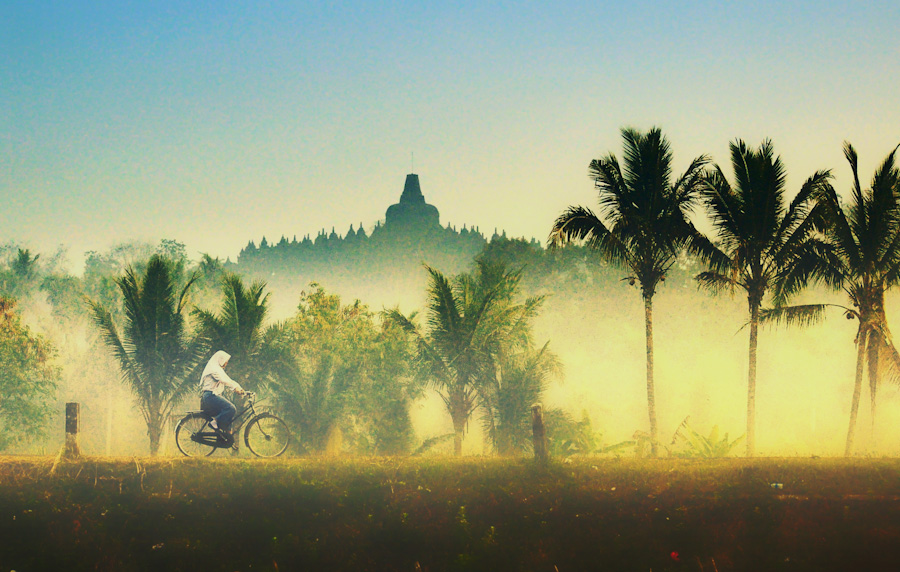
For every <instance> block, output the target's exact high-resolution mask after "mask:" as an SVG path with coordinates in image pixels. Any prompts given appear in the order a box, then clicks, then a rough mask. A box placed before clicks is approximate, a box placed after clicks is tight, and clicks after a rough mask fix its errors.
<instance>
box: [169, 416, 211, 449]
mask: <svg viewBox="0 0 900 572" xmlns="http://www.w3.org/2000/svg"><path fill="white" fill-rule="evenodd" d="M210 437H212V438H215V432H214V431H213V429H212V427H210V426H209V418H208V417H207V416H206V415H204V414H203V413H188V414H187V415H185V417H184V419H182V420H181V421H179V422H178V426H176V427H175V444H176V445H178V450H179V451H181V452H182V454H184V455H186V456H188V457H209V456H210V455H212V454H213V452H214V451H215V450H216V447H214V446H212V445H209V444H207V443H204V442H202V441H204V440H205V441H208V440H209V439H210Z"/></svg>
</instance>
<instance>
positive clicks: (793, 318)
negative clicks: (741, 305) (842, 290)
mask: <svg viewBox="0 0 900 572" xmlns="http://www.w3.org/2000/svg"><path fill="white" fill-rule="evenodd" d="M831 305H832V304H804V305H799V306H784V307H780V308H763V309H761V310H760V312H759V322H760V323H761V324H774V325H784V326H799V327H801V328H805V327H807V326H810V325H813V324H818V323H820V322H821V321H822V320H824V319H825V310H826V308H827V307H828V306H831Z"/></svg>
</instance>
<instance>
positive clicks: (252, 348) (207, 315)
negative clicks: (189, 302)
mask: <svg viewBox="0 0 900 572" xmlns="http://www.w3.org/2000/svg"><path fill="white" fill-rule="evenodd" d="M221 284H222V306H221V308H220V310H219V313H218V314H213V313H212V312H208V311H206V310H202V309H200V308H195V309H194V311H193V315H194V317H195V318H196V319H197V320H198V322H199V325H200V329H201V331H202V332H203V334H204V336H205V337H206V338H207V339H208V340H209V343H210V350H209V351H210V355H211V353H212V352H214V351H217V350H225V351H226V352H228V353H229V354H230V355H231V360H230V362H229V375H231V377H233V378H234V379H235V380H236V381H237V382H238V383H240V384H241V385H242V386H243V387H244V388H245V389H247V390H250V391H255V390H257V389H259V388H260V386H261V385H262V384H263V383H264V382H265V380H266V379H267V378H268V376H269V375H270V373H271V371H272V367H271V366H273V365H274V363H273V356H272V355H271V353H272V352H271V351H270V350H271V348H270V347H269V344H267V343H266V340H267V337H266V330H265V327H264V325H265V320H266V315H267V314H268V311H269V306H268V298H269V295H268V294H266V293H265V288H266V283H265V282H263V281H260V280H256V281H254V282H253V283H252V284H250V286H249V287H247V286H245V285H244V281H243V279H242V278H241V277H240V276H238V275H236V274H231V273H226V274H225V275H224V276H223V277H222V279H221ZM198 380H199V377H198Z"/></svg>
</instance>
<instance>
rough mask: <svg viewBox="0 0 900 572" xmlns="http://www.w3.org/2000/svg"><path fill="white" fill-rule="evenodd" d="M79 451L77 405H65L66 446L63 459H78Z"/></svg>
mask: <svg viewBox="0 0 900 572" xmlns="http://www.w3.org/2000/svg"><path fill="white" fill-rule="evenodd" d="M80 455H81V450H80V449H79V448H78V404H77V403H66V445H65V449H64V452H63V456H65V457H78V456H80Z"/></svg>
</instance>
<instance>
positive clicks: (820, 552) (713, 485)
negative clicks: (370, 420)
mask: <svg viewBox="0 0 900 572" xmlns="http://www.w3.org/2000/svg"><path fill="white" fill-rule="evenodd" d="M0 538H3V539H4V542H3V543H0V570H9V569H15V570H37V569H47V570H49V569H57V568H60V567H61V566H62V565H63V564H64V563H66V562H75V563H77V564H76V566H75V567H74V568H72V567H71V566H69V567H68V569H85V570H305V569H309V570H312V569H315V570H405V571H412V570H415V569H417V568H416V566H418V567H419V568H418V569H421V570H426V571H427V570H554V567H556V569H557V570H559V571H560V572H563V571H566V570H588V569H609V570H648V569H652V570H655V571H659V570H704V571H711V570H718V571H724V570H823V569H834V570H840V569H862V568H861V567H870V568H871V569H878V568H879V567H880V566H882V565H885V564H888V565H889V566H888V568H893V565H892V564H893V563H894V562H896V561H898V558H900V460H896V459H849V460H848V459H799V458H773V459H721V460H668V459H667V460H657V461H649V460H624V459H622V460H619V459H605V458H586V459H577V460H573V461H571V462H560V463H552V464H551V465H550V466H549V467H545V468H540V467H537V466H535V465H534V464H533V463H532V462H530V461H528V460H521V459H520V460H506V459H494V458H465V459H452V458H424V459H421V458H418V459H410V458H375V459H346V458H337V459H335V458H330V459H325V458H301V459H285V460H271V461H262V460H252V459H212V460H207V459H203V460H198V459H185V458H158V459H151V458H102V457H90V458H83V459H81V460H78V461H66V460H60V461H59V462H58V464H57V466H56V468H55V470H54V459H53V458H52V457H0Z"/></svg>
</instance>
